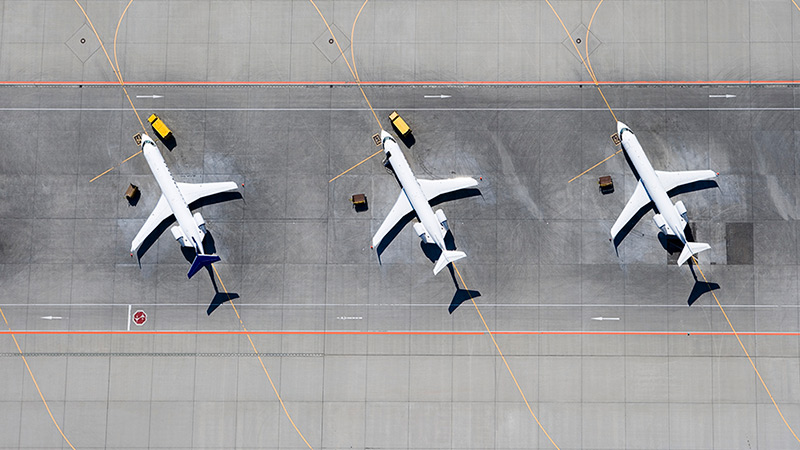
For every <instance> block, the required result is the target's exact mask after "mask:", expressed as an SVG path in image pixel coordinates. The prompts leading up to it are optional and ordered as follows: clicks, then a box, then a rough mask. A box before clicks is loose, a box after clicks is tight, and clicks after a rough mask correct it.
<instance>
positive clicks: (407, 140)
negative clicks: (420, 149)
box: [397, 133, 417, 148]
mask: <svg viewBox="0 0 800 450" xmlns="http://www.w3.org/2000/svg"><path fill="white" fill-rule="evenodd" d="M397 137H399V138H400V141H402V142H403V144H404V145H405V146H406V147H408V148H411V147H413V146H414V144H416V143H417V139H416V138H414V135H413V134H411V133H409V134H407V135H406V136H405V137H403V136H401V135H400V133H397Z"/></svg>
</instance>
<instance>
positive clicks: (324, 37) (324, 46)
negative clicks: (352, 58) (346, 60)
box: [314, 24, 350, 64]
mask: <svg viewBox="0 0 800 450" xmlns="http://www.w3.org/2000/svg"><path fill="white" fill-rule="evenodd" d="M331 31H333V35H334V36H336V41H338V42H339V46H340V47H342V51H343V52H346V51H347V50H348V49H349V48H350V39H348V38H347V35H345V34H344V33H342V30H340V29H339V27H337V26H336V25H334V24H331ZM336 41H334V40H333V38H332V37H331V33H330V32H328V29H327V28H326V29H325V31H323V32H322V34H320V35H319V37H317V39H316V40H315V41H314V47H317V49H318V50H319V51H321V52H322V54H323V55H325V58H327V59H328V61H330V62H331V64H333V62H334V61H336V60H337V59H339V57H340V56H341V55H342V54H341V52H339V47H337V46H336Z"/></svg>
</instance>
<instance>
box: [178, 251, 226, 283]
mask: <svg viewBox="0 0 800 450" xmlns="http://www.w3.org/2000/svg"><path fill="white" fill-rule="evenodd" d="M219 260H220V257H219V256H217V255H203V254H200V253H198V254H197V256H195V257H194V261H192V267H190V268H189V273H188V274H186V275H187V276H188V277H189V278H192V276H193V275H194V274H196V273H197V272H199V271H200V269H202V268H203V267H205V266H209V265H211V264H213V263H215V262H217V261H219Z"/></svg>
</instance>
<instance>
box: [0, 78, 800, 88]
mask: <svg viewBox="0 0 800 450" xmlns="http://www.w3.org/2000/svg"><path fill="white" fill-rule="evenodd" d="M590 83H591V80H585V81H581V80H548V81H533V80H517V81H501V80H484V81H447V80H431V81H362V82H361V84H362V85H367V86H422V87H447V86H455V87H467V86H531V85H534V86H535V85H541V86H572V85H583V84H590ZM116 84H118V83H117V82H115V81H20V80H17V81H0V86H3V85H5V86H109V85H116ZM125 84H126V85H128V86H234V87H235V86H331V85H334V86H358V83H356V82H355V81H334V80H328V81H275V80H273V81H126V82H125ZM597 84H599V85H601V86H641V85H648V84H651V85H670V86H685V85H699V86H704V85H708V86H718V85H731V86H765V85H766V86H770V85H780V86H785V85H800V79H798V80H641V81H598V82H597Z"/></svg>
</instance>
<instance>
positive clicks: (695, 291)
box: [686, 259, 720, 306]
mask: <svg viewBox="0 0 800 450" xmlns="http://www.w3.org/2000/svg"><path fill="white" fill-rule="evenodd" d="M689 269H690V270H691V271H692V276H693V277H694V286H692V292H690V293H689V299H688V300H686V303H687V304H688V305H689V306H692V305H693V304H694V302H696V301H697V300H698V299H699V298H700V297H701V296H702V295H703V294H705V293H706V292H711V291H715V290H717V289H719V288H720V286H719V284H717V283H714V282H711V281H706V280H700V279H698V278H697V275H696V274H695V273H694V261H692V260H691V259H690V260H689Z"/></svg>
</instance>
